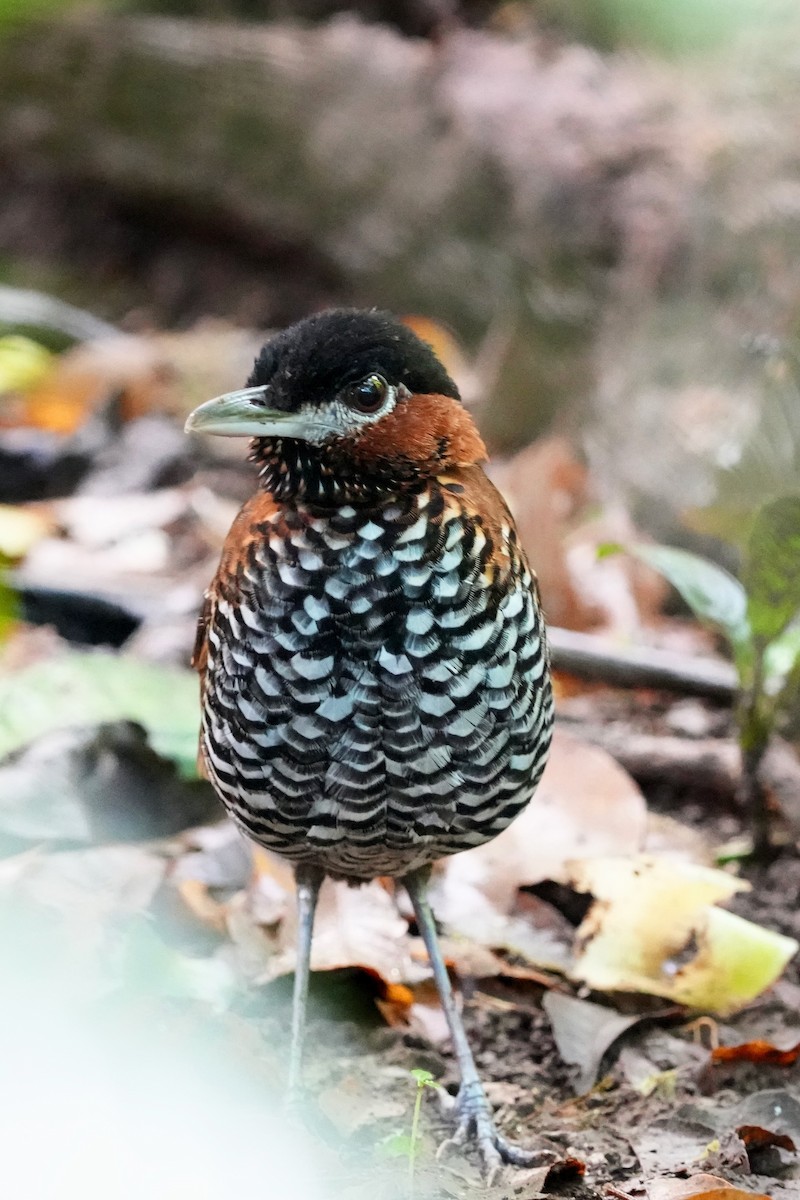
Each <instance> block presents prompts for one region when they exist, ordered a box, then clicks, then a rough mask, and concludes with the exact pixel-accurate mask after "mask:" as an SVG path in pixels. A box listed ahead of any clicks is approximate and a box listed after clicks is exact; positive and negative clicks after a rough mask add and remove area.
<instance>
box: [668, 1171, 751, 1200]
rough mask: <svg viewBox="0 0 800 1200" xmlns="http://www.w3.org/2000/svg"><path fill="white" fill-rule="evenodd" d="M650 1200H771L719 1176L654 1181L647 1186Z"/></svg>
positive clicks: (697, 1176)
mask: <svg viewBox="0 0 800 1200" xmlns="http://www.w3.org/2000/svg"><path fill="white" fill-rule="evenodd" d="M647 1197H648V1200H770V1197H769V1196H765V1195H764V1193H763V1192H745V1191H742V1189H741V1188H738V1187H735V1186H734V1185H733V1184H732V1183H728V1182H727V1181H726V1180H724V1179H720V1178H719V1177H718V1176H717V1175H692V1177H691V1178H690V1179H654V1180H653V1181H652V1183H649V1184H648V1185H647Z"/></svg>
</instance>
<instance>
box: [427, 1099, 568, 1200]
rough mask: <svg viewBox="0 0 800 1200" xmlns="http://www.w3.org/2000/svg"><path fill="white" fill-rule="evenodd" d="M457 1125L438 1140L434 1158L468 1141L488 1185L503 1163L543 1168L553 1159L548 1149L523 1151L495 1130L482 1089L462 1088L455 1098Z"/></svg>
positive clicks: (491, 1182)
mask: <svg viewBox="0 0 800 1200" xmlns="http://www.w3.org/2000/svg"><path fill="white" fill-rule="evenodd" d="M455 1109H456V1111H457V1113H458V1125H457V1126H456V1130H455V1133H453V1134H452V1135H451V1136H450V1137H449V1138H447V1140H446V1141H444V1142H442V1144H441V1146H440V1147H439V1149H438V1151H437V1154H436V1157H437V1158H441V1157H443V1156H444V1155H445V1154H447V1153H448V1152H449V1151H450V1150H452V1149H454V1148H457V1147H460V1146H464V1145H465V1144H466V1143H468V1142H470V1141H472V1142H473V1143H474V1144H475V1145H476V1147H477V1150H478V1153H479V1154H480V1158H481V1163H482V1165H483V1170H484V1173H485V1175H486V1182H487V1184H488V1185H489V1186H491V1185H492V1184H493V1183H494V1182H495V1181H496V1180H497V1177H498V1175H499V1174H500V1172H501V1171H502V1169H503V1165H504V1164H505V1163H510V1164H511V1165H512V1166H515V1167H543V1166H547V1165H548V1164H549V1163H551V1162H553V1161H554V1160H555V1157H556V1156H555V1154H554V1153H553V1152H552V1151H551V1150H526V1149H525V1148H524V1147H523V1146H517V1145H515V1144H514V1143H513V1142H510V1141H508V1139H507V1138H504V1137H503V1136H502V1134H500V1133H498V1131H497V1128H496V1126H495V1123H494V1118H493V1116H492V1112H491V1109H490V1107H489V1101H488V1100H487V1099H486V1094H485V1093H484V1091H483V1088H482V1087H481V1086H480V1085H478V1086H477V1087H469V1086H467V1087H462V1088H461V1089H460V1091H459V1093H458V1095H457V1096H456V1098H455Z"/></svg>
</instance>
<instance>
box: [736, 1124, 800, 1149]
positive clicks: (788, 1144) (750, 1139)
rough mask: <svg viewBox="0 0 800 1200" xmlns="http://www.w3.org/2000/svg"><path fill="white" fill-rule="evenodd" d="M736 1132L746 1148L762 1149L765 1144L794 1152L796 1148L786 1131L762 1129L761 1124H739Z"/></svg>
mask: <svg viewBox="0 0 800 1200" xmlns="http://www.w3.org/2000/svg"><path fill="white" fill-rule="evenodd" d="M736 1132H737V1134H738V1135H739V1137H740V1138H741V1139H742V1141H743V1142H744V1144H745V1146H746V1147H747V1149H748V1150H762V1149H764V1148H765V1147H767V1146H777V1147H778V1148H779V1149H780V1150H789V1151H790V1152H792V1153H794V1151H795V1150H796V1149H797V1147H796V1146H795V1144H794V1142H793V1141H792V1139H791V1138H790V1137H789V1135H788V1133H775V1132H774V1131H773V1130H771V1129H764V1128H763V1126H761V1125H739V1126H738V1127H737V1129H736Z"/></svg>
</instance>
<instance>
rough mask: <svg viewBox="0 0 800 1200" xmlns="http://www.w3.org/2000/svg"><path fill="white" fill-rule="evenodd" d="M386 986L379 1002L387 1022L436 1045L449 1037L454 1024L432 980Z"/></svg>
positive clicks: (379, 1008) (394, 1027) (376, 1001)
mask: <svg viewBox="0 0 800 1200" xmlns="http://www.w3.org/2000/svg"><path fill="white" fill-rule="evenodd" d="M383 988H384V990H383V995H382V996H379V997H377V998H376V1000H375V1004H376V1005H377V1008H378V1011H379V1012H380V1014H381V1016H382V1017H383V1019H384V1021H385V1022H386V1024H387V1025H389V1026H391V1027H392V1028H393V1029H405V1030H406V1031H408V1032H409V1033H413V1034H416V1035H417V1036H418V1037H423V1038H425V1040H426V1041H427V1042H430V1043H431V1045H433V1046H441V1045H442V1044H443V1043H444V1042H446V1041H447V1040H448V1039H449V1037H450V1026H449V1025H448V1024H447V1018H446V1016H445V1013H444V1009H443V1008H442V1002H441V999H440V997H439V993H438V991H437V989H436V984H435V983H434V982H433V980H432V979H423V980H421V982H420V983H415V984H414V985H413V986H412V987H409V986H407V985H406V984H398V983H388V984H384V985H383Z"/></svg>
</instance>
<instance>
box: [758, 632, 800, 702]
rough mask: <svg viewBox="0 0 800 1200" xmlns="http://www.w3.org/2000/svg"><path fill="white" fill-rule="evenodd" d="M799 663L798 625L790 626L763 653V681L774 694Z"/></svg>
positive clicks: (799, 641)
mask: <svg viewBox="0 0 800 1200" xmlns="http://www.w3.org/2000/svg"><path fill="white" fill-rule="evenodd" d="M798 663H800V625H799V624H792V625H789V626H788V627H787V628H786V629H784V631H783V633H781V634H779V635H778V637H776V638H774V639H773V640H772V641H771V642H770V644H769V645H768V646H767V648H766V650H765V651H764V680H765V686H766V690H767V692H769V693H770V694H774V693H775V692H777V691H778V690H779V688H780V687H781V685H782V684H783V682H784V681H785V680H786V679H787V678H788V676H789V675H790V674H791V673H792V671H793V670H794V669H795V667H796V666H797V665H798Z"/></svg>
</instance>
